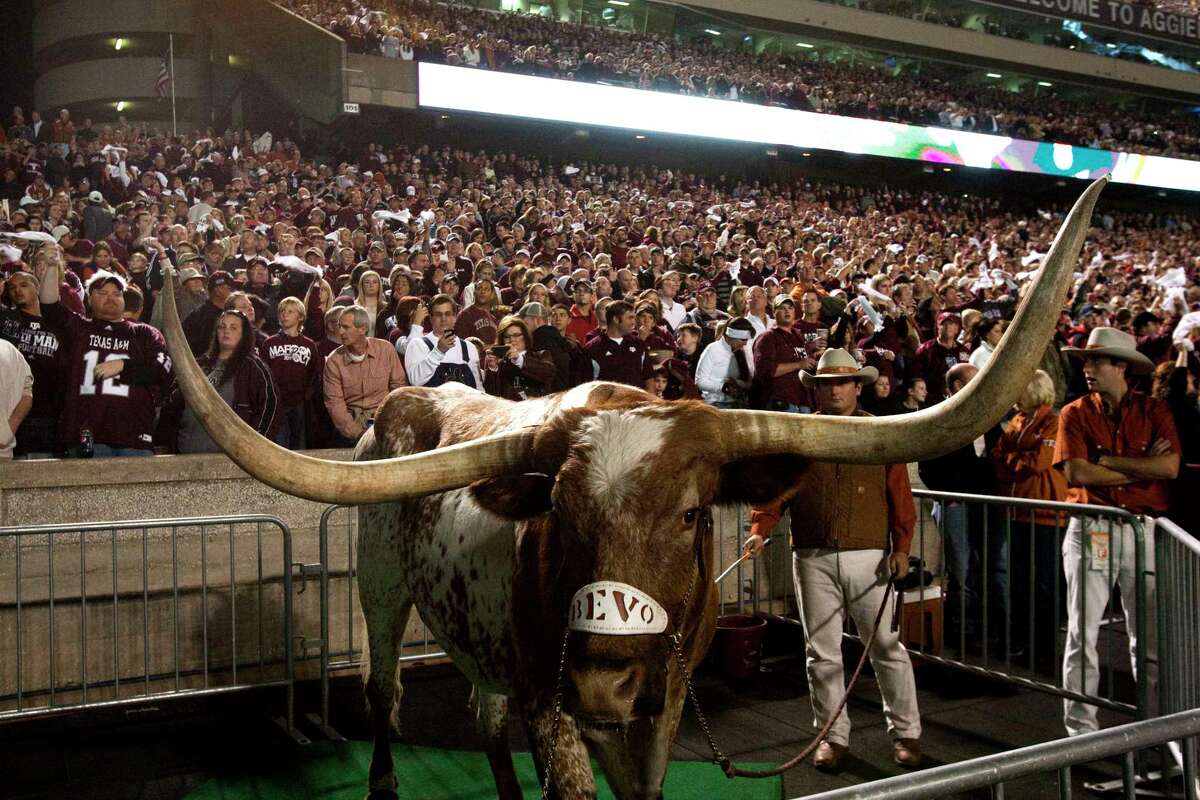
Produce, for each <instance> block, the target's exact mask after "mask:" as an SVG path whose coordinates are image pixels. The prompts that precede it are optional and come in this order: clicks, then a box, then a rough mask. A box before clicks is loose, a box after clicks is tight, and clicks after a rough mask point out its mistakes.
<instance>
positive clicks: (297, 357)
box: [258, 332, 325, 411]
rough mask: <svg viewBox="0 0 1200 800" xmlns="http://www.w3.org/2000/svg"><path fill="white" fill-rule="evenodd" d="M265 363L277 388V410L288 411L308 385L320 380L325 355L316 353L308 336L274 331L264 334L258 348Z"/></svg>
mask: <svg viewBox="0 0 1200 800" xmlns="http://www.w3.org/2000/svg"><path fill="white" fill-rule="evenodd" d="M258 355H259V357H260V358H261V359H262V360H263V361H265V362H266V364H267V367H268V368H270V370H271V374H272V375H273V376H274V377H275V385H276V386H278V387H279V408H280V411H288V410H291V409H293V408H295V407H296V406H298V405H300V404H301V403H303V402H304V400H305V398H306V397H307V396H308V394H309V392H310V390H311V389H312V387H314V386H316V385H317V383H318V382H319V381H320V380H321V374H322V372H323V370H324V368H325V358H324V357H323V356H322V355H321V354H320V353H318V352H317V345H316V342H314V341H313V340H312V339H310V338H308V337H307V336H305V335H303V334H301V335H299V336H288V335H287V334H286V333H282V332H281V333H277V334H275V335H274V336H271V337H268V338H267V340H266V341H265V342H263V343H262V347H260V348H259V351H258Z"/></svg>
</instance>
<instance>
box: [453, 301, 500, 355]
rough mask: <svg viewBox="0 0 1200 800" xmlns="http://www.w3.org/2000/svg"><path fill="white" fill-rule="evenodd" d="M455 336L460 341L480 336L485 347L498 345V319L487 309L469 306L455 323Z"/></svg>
mask: <svg viewBox="0 0 1200 800" xmlns="http://www.w3.org/2000/svg"><path fill="white" fill-rule="evenodd" d="M454 335H455V336H457V337H458V338H460V339H466V338H467V337H470V336H478V337H479V339H480V341H482V342H483V343H484V344H485V345H493V344H495V343H496V318H495V317H493V316H492V314H491V312H490V311H488V310H487V309H486V308H482V307H480V306H474V305H472V306H467V307H466V308H464V309H463V310H462V313H460V314H459V315H458V318H457V319H456V320H455V321H454Z"/></svg>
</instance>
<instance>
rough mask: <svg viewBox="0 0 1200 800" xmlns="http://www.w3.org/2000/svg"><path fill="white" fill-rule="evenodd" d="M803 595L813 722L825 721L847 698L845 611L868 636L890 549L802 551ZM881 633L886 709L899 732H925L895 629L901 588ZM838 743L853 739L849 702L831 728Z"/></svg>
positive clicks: (876, 646)
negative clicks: (843, 661)
mask: <svg viewBox="0 0 1200 800" xmlns="http://www.w3.org/2000/svg"><path fill="white" fill-rule="evenodd" d="M792 566H793V574H794V577H795V580H796V597H797V598H799V601H800V618H801V620H802V621H803V622H804V638H805V647H806V649H807V656H808V659H807V667H808V685H809V692H810V694H811V696H812V706H813V726H814V727H816V728H818V729H819V728H821V727H823V726H824V725H825V723H826V721H828V719H829V716H830V714H832V713H833V710H834V709H835V708H837V705H838V703H840V702H841V701H842V695H844V694H845V691H846V688H845V687H846V675H845V671H844V670H843V668H842V628H843V627H844V625H845V620H846V611H847V610H849V611H850V617H851V619H853V620H854V625H855V627H856V628H857V629H858V633H859V635H860V636H862V637H863V640H864V641H865V640H866V638H867V636H868V635H869V634H870V631H871V629H872V626H873V625H874V624H875V615H876V614H878V613H879V605H880V603H882V602H883V599H884V593H885V592H887V575H888V566H887V553H885V552H884V551H883V550H840V551H839V550H817V549H804V550H797V551H795V553H794V554H793V557H792ZM888 594H890V597H889V598H888V608H887V610H886V611H884V614H883V619H882V620H881V621H880V623H879V629H878V630H877V631H876V632H875V639H874V640H873V641H872V642H871V653H870V657H871V666H872V667H873V668H874V670H875V676H876V678H877V680H878V681H879V690H880V693H881V694H882V695H883V714H884V716H885V717H886V718H887V724H888V733H889V734H891V737H892V738H893V739H919V738H921V714H920V712H919V711H918V710H917V686H916V682H915V681H914V680H913V671H912V662H911V661H909V658H908V651H907V650H905V649H904V645H902V644H901V643H900V637H899V634H898V633H896V632H894V631H892V614H893V612H894V606H895V603H896V595H895V592H888ZM829 741H830V742H833V743H834V744H840V745H848V744H849V743H850V717H849V716H848V715H847V714H846V709H845V708H843V709H842V711H841V713H840V714H839V715H838V718H837V720H836V721H835V722H834V723H833V727H832V728H830V731H829Z"/></svg>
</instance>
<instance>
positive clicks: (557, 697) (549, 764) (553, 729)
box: [542, 626, 571, 800]
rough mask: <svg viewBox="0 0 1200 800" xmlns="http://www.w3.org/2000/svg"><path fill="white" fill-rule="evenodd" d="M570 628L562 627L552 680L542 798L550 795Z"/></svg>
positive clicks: (560, 718) (560, 717)
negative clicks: (552, 695)
mask: <svg viewBox="0 0 1200 800" xmlns="http://www.w3.org/2000/svg"><path fill="white" fill-rule="evenodd" d="M570 637H571V628H570V626H567V627H566V628H564V629H563V639H562V650H561V652H560V653H559V656H558V678H557V679H556V680H555V681H554V721H553V722H552V723H551V724H550V752H549V753H548V754H547V755H546V774H545V775H544V776H543V777H542V800H546V798H548V797H549V796H550V776H551V775H553V774H554V754H555V753H556V752H558V729H559V726H560V725H561V724H562V704H563V674H564V673H565V672H566V669H567V642H568V640H569V639H570Z"/></svg>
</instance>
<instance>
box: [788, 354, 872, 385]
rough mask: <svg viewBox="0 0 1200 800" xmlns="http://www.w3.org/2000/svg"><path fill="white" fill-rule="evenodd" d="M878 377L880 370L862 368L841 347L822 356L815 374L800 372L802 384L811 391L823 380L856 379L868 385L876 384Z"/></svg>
mask: <svg viewBox="0 0 1200 800" xmlns="http://www.w3.org/2000/svg"><path fill="white" fill-rule="evenodd" d="M878 377H879V370H877V369H875V368H874V367H860V366H859V365H858V362H857V361H855V360H854V356H852V355H850V354H849V353H847V352H846V351H845V350H843V349H842V348H840V347H831V348H829V349H828V350H826V351H825V352H824V353H822V354H821V360H820V361H818V362H817V371H816V372H815V373H812V374H809V373H808V372H806V371H805V370H800V382H801V383H803V384H804V385H805V386H807V387H809V388H810V389H811V388H812V387H814V386H816V385H817V381H819V380H822V379H825V380H828V379H830V378H854V379H855V380H857V381H858V382H859V383H862V384H868V383H874V382H875V379H876V378H878Z"/></svg>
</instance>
